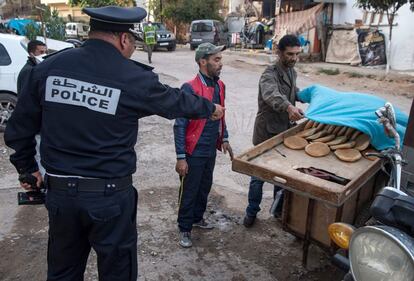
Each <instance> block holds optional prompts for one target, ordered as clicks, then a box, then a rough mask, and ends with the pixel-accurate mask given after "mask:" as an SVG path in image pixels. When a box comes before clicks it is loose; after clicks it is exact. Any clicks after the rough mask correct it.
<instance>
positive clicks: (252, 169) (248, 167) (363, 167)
mask: <svg viewBox="0 0 414 281" xmlns="http://www.w3.org/2000/svg"><path fill="white" fill-rule="evenodd" d="M304 126H305V122H304V123H301V124H299V125H297V126H295V127H293V128H291V129H289V130H287V131H285V132H283V133H281V134H279V135H277V136H275V137H273V138H271V139H269V140H267V141H265V142H263V143H261V144H259V145H257V146H255V147H253V148H251V149H249V150H248V151H246V152H245V153H243V154H241V155H240V156H238V157H236V158H235V159H234V160H233V163H232V169H233V171H236V172H240V173H243V174H246V175H249V176H255V177H258V178H261V179H262V180H264V181H266V182H269V183H272V184H278V185H282V186H283V187H284V188H286V189H288V190H291V191H293V192H296V193H298V194H301V195H303V196H306V197H309V198H314V199H317V200H322V201H325V202H327V203H330V204H332V205H334V206H340V205H342V204H343V203H344V202H345V201H346V199H347V198H349V197H350V196H352V195H353V193H354V192H356V191H357V190H358V189H359V188H360V187H361V186H362V185H363V184H364V183H365V182H366V181H367V180H368V179H369V178H370V177H372V176H374V175H375V174H376V172H377V171H378V170H379V169H380V167H381V161H380V160H379V159H377V160H375V161H369V160H367V159H365V158H362V159H361V160H359V161H357V162H354V163H347V162H343V161H340V160H339V159H337V158H336V156H334V155H333V154H331V155H328V156H326V157H322V158H314V157H311V156H309V155H307V154H306V153H305V152H304V151H298V150H292V149H288V148H286V147H285V146H284V145H283V144H282V142H283V139H284V138H285V137H287V136H290V135H294V134H296V133H298V132H299V131H301V130H302V129H303V127H304ZM300 167H305V168H307V167H315V168H320V169H323V170H327V171H329V172H332V173H334V174H336V175H338V176H341V177H344V178H348V179H349V180H350V182H349V183H348V184H347V185H346V186H343V185H340V184H337V183H334V182H330V181H327V180H323V179H320V178H317V177H313V176H311V175H307V174H304V173H301V172H299V171H298V170H297V168H300Z"/></svg>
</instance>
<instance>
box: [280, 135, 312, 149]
mask: <svg viewBox="0 0 414 281" xmlns="http://www.w3.org/2000/svg"><path fill="white" fill-rule="evenodd" d="M283 144H284V145H285V146H286V147H288V148H290V149H296V150H300V149H304V148H305V146H307V145H308V142H307V140H305V139H304V138H301V137H298V136H290V137H287V138H285V139H284V140H283Z"/></svg>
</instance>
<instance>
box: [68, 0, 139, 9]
mask: <svg viewBox="0 0 414 281" xmlns="http://www.w3.org/2000/svg"><path fill="white" fill-rule="evenodd" d="M69 4H70V5H71V6H72V7H73V6H80V7H95V8H96V7H103V6H110V5H115V6H123V7H129V6H135V1H133V0H69Z"/></svg>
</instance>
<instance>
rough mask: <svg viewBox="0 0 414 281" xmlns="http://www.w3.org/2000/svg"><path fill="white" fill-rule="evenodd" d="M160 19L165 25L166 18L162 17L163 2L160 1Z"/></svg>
mask: <svg viewBox="0 0 414 281" xmlns="http://www.w3.org/2000/svg"><path fill="white" fill-rule="evenodd" d="M160 19H161V22H162V23H164V16H163V15H162V0H160Z"/></svg>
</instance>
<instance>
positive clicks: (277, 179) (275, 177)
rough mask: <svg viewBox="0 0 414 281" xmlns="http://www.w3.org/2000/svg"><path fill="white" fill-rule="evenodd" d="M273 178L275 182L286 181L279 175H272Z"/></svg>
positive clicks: (283, 182) (282, 182)
mask: <svg viewBox="0 0 414 281" xmlns="http://www.w3.org/2000/svg"><path fill="white" fill-rule="evenodd" d="M273 180H274V181H275V182H278V183H281V184H285V183H287V180H286V179H284V178H281V177H277V176H274V177H273Z"/></svg>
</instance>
